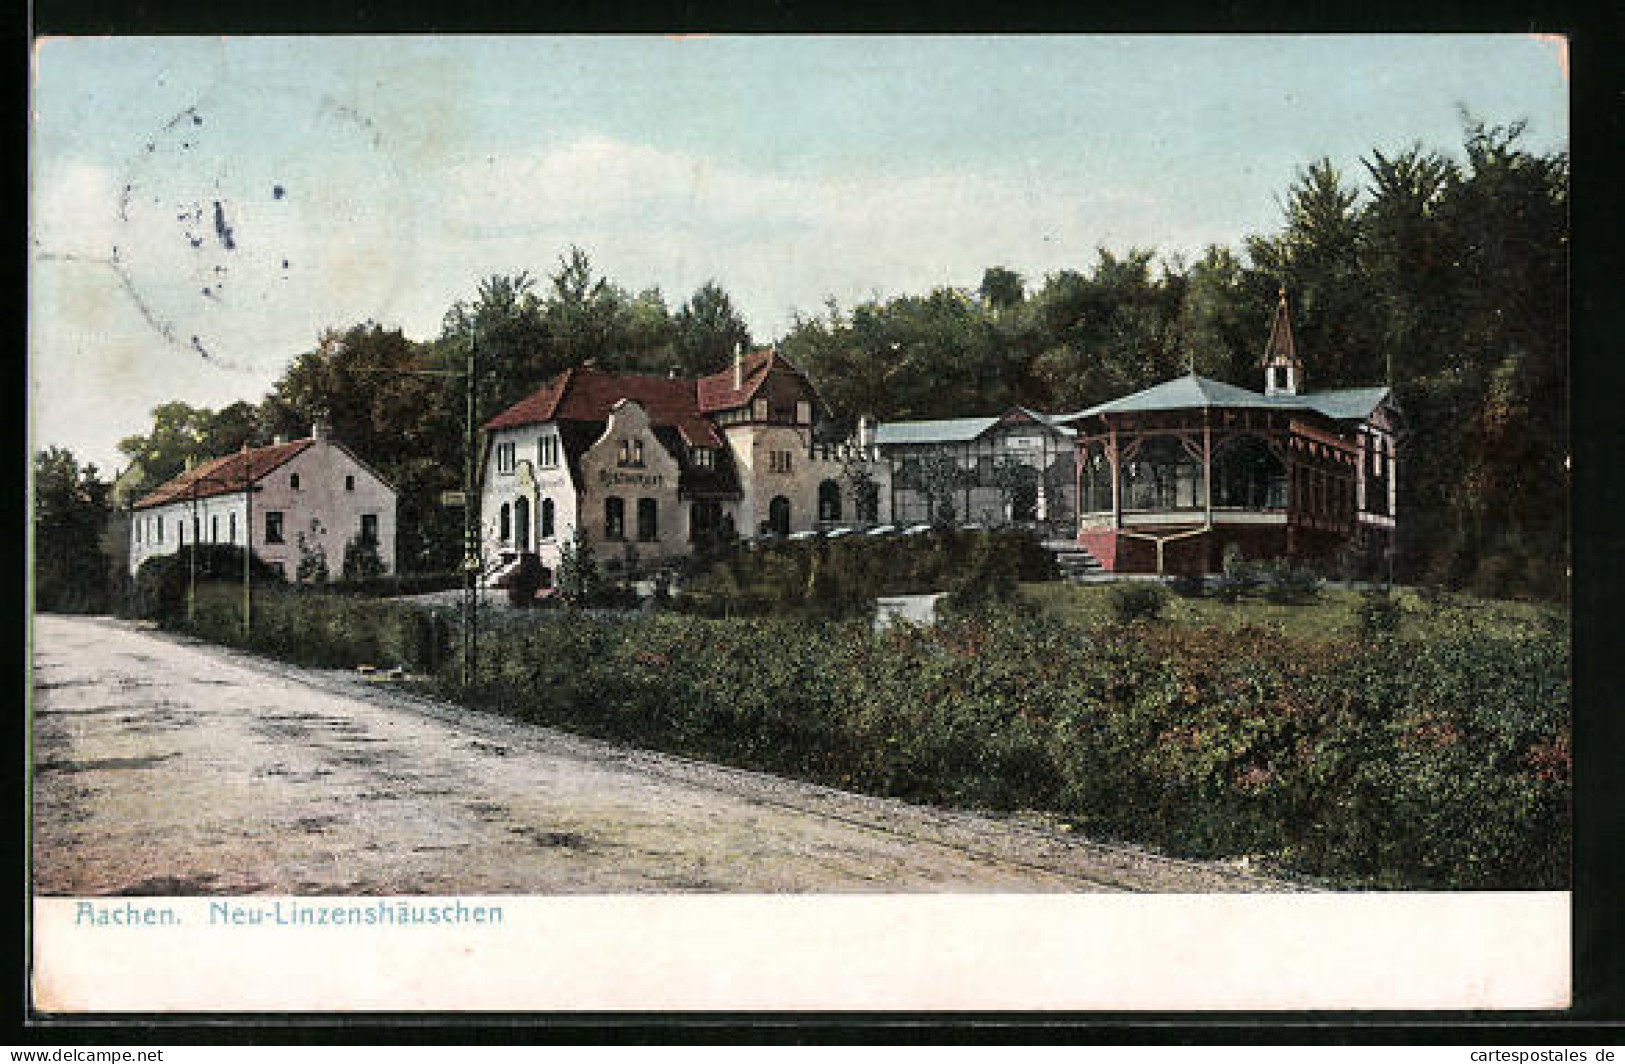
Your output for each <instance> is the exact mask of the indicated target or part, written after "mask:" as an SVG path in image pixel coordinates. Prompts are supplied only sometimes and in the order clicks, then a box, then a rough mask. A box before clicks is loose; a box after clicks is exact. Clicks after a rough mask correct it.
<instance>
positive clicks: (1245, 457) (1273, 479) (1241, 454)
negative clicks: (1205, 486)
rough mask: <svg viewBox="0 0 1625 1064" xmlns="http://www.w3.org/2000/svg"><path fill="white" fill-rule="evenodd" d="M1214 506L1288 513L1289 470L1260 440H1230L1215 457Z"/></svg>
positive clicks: (1248, 437)
mask: <svg viewBox="0 0 1625 1064" xmlns="http://www.w3.org/2000/svg"><path fill="white" fill-rule="evenodd" d="M1213 505H1214V506H1224V507H1236V508H1239V509H1243V510H1281V509H1285V508H1286V467H1285V466H1283V465H1282V464H1281V460H1280V459H1279V458H1277V457H1276V456H1275V452H1273V451H1271V450H1270V449H1269V445H1268V444H1266V443H1265V442H1264V441H1263V440H1261V439H1259V438H1258V437H1257V436H1237V437H1235V438H1234V439H1230V440H1226V441H1225V442H1224V443H1222V444H1220V445H1219V447H1218V449H1217V450H1216V451H1215V452H1214V455H1213Z"/></svg>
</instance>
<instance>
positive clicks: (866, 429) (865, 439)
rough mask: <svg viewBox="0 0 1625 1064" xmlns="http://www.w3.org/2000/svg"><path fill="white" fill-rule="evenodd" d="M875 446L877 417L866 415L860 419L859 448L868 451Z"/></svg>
mask: <svg viewBox="0 0 1625 1064" xmlns="http://www.w3.org/2000/svg"><path fill="white" fill-rule="evenodd" d="M874 445H875V416H874V415H873V414H864V415H863V416H861V417H859V418H858V447H860V448H861V449H863V450H865V451H867V450H869V449H870V448H871V447H873V446H874Z"/></svg>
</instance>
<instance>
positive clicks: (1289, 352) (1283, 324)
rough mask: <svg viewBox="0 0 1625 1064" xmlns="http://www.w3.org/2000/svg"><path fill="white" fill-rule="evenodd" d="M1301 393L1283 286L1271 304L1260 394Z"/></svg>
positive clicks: (1300, 372) (1300, 366) (1300, 371)
mask: <svg viewBox="0 0 1625 1064" xmlns="http://www.w3.org/2000/svg"><path fill="white" fill-rule="evenodd" d="M1302 391H1303V363H1302V362H1301V361H1299V359H1298V348H1297V345H1296V344H1294V343H1293V341H1292V314H1291V312H1290V311H1289V310H1288V309H1287V305H1286V286H1285V285H1282V286H1281V298H1280V300H1279V301H1278V302H1277V303H1276V304H1275V320H1274V321H1273V322H1271V323H1270V339H1269V343H1268V344H1266V345H1265V347H1264V394H1265V395H1297V394H1299V393H1300V392H1302Z"/></svg>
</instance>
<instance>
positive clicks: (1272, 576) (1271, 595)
mask: <svg viewBox="0 0 1625 1064" xmlns="http://www.w3.org/2000/svg"><path fill="white" fill-rule="evenodd" d="M1264 578H1265V580H1266V581H1267V586H1266V588H1265V590H1264V597H1265V598H1267V599H1268V600H1269V601H1271V602H1277V603H1283V604H1292V605H1301V604H1303V603H1306V602H1313V601H1314V600H1315V599H1316V598H1318V597H1319V596H1320V587H1321V580H1320V574H1318V573H1316V572H1315V571H1314V569H1313V568H1311V567H1310V566H1308V565H1294V564H1292V563H1291V562H1289V561H1287V560H1285V559H1280V560H1278V561H1276V562H1273V563H1271V564H1269V565H1268V566H1267V567H1266V568H1265V570H1264Z"/></svg>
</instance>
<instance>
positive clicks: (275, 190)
mask: <svg viewBox="0 0 1625 1064" xmlns="http://www.w3.org/2000/svg"><path fill="white" fill-rule="evenodd" d="M285 195H287V191H286V190H285V189H283V187H282V186H281V185H272V186H271V198H272V199H281V198H282V197H283V196H285Z"/></svg>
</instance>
